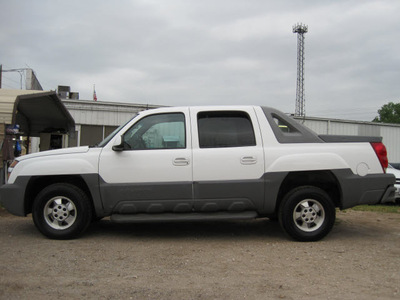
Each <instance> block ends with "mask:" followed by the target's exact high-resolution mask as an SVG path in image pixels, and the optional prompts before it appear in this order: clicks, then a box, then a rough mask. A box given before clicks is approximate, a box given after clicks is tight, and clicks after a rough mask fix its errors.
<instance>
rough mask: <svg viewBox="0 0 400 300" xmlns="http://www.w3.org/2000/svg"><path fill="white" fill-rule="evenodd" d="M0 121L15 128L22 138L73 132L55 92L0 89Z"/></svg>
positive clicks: (68, 117)
mask: <svg viewBox="0 0 400 300" xmlns="http://www.w3.org/2000/svg"><path fill="white" fill-rule="evenodd" d="M0 121H1V122H4V123H6V124H13V125H14V124H18V125H19V126H20V132H21V134H22V135H27V136H36V137H38V136H40V133H42V132H60V133H68V132H74V131H75V121H74V119H73V118H72V116H71V114H70V113H69V111H68V110H67V109H66V107H65V106H64V104H63V103H62V102H61V99H60V98H59V97H58V95H57V94H56V92H54V91H52V92H37V91H21V90H3V89H0Z"/></svg>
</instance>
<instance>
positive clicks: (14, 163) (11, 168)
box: [7, 160, 19, 179]
mask: <svg viewBox="0 0 400 300" xmlns="http://www.w3.org/2000/svg"><path fill="white" fill-rule="evenodd" d="M18 163H19V161H18V160H14V161H13V162H12V163H11V165H10V166H9V167H8V170H7V175H8V176H7V179H8V178H10V175H11V172H12V171H13V170H14V168H15V166H16V165H17V164H18Z"/></svg>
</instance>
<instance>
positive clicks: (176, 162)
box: [172, 157, 190, 167]
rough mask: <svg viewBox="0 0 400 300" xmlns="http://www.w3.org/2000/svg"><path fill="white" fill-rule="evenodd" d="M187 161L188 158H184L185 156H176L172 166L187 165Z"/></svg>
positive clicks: (188, 161)
mask: <svg viewBox="0 0 400 300" xmlns="http://www.w3.org/2000/svg"><path fill="white" fill-rule="evenodd" d="M189 163H190V160H189V158H186V157H177V158H175V159H174V160H173V161H172V164H173V165H174V166H178V167H179V166H187V165H189Z"/></svg>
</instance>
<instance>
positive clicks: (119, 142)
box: [112, 135, 124, 151]
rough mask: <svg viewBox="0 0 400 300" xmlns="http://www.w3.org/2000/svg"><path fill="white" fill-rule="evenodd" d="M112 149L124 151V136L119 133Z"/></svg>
mask: <svg viewBox="0 0 400 300" xmlns="http://www.w3.org/2000/svg"><path fill="white" fill-rule="evenodd" d="M112 149H113V150H114V151H122V150H124V143H123V141H122V136H121V135H118V136H117V137H116V138H115V140H114V143H113V146H112Z"/></svg>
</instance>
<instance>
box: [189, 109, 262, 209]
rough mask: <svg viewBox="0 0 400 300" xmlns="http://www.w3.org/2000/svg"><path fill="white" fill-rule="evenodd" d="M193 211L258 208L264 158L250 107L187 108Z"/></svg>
mask: <svg viewBox="0 0 400 300" xmlns="http://www.w3.org/2000/svg"><path fill="white" fill-rule="evenodd" d="M190 114H191V122H192V130H193V140H192V144H193V181H194V209H195V210H196V211H201V212H215V211H246V210H256V209H257V207H262V205H263V200H264V180H263V174H264V154H263V153H264V152H263V147H262V139H261V133H260V129H259V125H258V123H257V117H256V114H255V111H254V108H252V107H245V108H238V109H226V108H220V109H213V110H212V111H211V110H207V109H205V110H204V109H201V108H191V110H190Z"/></svg>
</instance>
